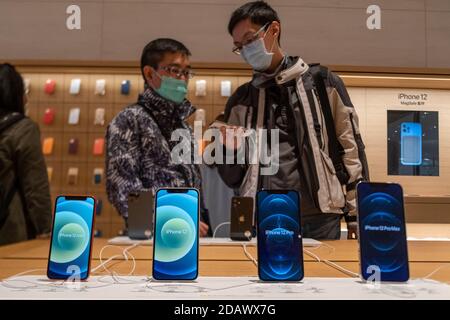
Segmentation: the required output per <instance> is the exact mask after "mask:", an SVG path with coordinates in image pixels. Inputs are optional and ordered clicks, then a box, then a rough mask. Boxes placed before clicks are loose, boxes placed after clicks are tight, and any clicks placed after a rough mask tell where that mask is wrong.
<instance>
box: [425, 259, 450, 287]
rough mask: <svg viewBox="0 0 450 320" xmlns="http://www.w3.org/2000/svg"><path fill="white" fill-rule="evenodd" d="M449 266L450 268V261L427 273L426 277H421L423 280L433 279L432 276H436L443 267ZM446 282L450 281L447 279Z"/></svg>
mask: <svg viewBox="0 0 450 320" xmlns="http://www.w3.org/2000/svg"><path fill="white" fill-rule="evenodd" d="M447 268H450V263H448V264H444V265H441V266H439V267H438V268H436V269H435V270H433V271H432V272H430V273H429V274H427V275H426V276H425V277H423V278H421V279H423V280H433V279H431V277H432V276H434V275H435V274H436V273H438V272H439V271H441V270H443V269H447ZM440 282H442V281H440ZM444 283H450V281H446V282H444Z"/></svg>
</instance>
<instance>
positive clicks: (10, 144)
mask: <svg viewBox="0 0 450 320" xmlns="http://www.w3.org/2000/svg"><path fill="white" fill-rule="evenodd" d="M10 190H14V196H13V197H12V200H11V202H10V204H9V205H8V206H7V208H6V209H4V212H1V213H0V214H1V215H5V214H6V215H7V219H6V221H5V223H4V225H3V226H0V245H4V244H8V243H14V242H19V241H24V240H27V239H32V238H35V237H36V236H37V235H40V234H45V233H49V232H50V229H51V221H52V213H51V208H52V207H51V199H50V191H49V184H48V177H47V169H46V165H45V160H44V156H43V154H42V150H41V141H40V132H39V127H38V125H37V124H36V123H34V122H33V121H32V120H30V119H29V118H24V119H22V120H20V121H19V122H16V123H15V124H13V125H12V126H10V127H8V128H7V129H6V130H4V131H3V132H1V133H0V201H3V202H5V201H6V199H5V198H6V197H7V196H6V195H7V194H8V193H9V192H10ZM19 190H20V191H19ZM3 204H4V203H3Z"/></svg>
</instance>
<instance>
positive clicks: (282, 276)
mask: <svg viewBox="0 0 450 320" xmlns="http://www.w3.org/2000/svg"><path fill="white" fill-rule="evenodd" d="M299 235H300V212H299V196H298V193H296V192H293V191H291V192H287V193H274V194H270V193H269V192H266V191H260V192H259V193H258V266H259V276H260V278H261V279H262V280H274V281H278V280H286V281H289V280H290V281H295V280H301V279H302V278H303V251H302V248H301V247H302V244H301V238H300V237H299Z"/></svg>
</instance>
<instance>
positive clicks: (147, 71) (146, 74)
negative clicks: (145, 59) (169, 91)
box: [142, 66, 154, 83]
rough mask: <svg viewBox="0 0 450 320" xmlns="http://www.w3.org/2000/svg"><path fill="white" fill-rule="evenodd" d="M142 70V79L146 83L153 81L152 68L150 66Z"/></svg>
mask: <svg viewBox="0 0 450 320" xmlns="http://www.w3.org/2000/svg"><path fill="white" fill-rule="evenodd" d="M142 70H143V73H144V78H145V81H146V82H147V83H152V81H153V72H154V71H153V68H152V67H150V66H145V67H144V69H142Z"/></svg>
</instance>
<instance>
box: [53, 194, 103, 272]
mask: <svg viewBox="0 0 450 320" xmlns="http://www.w3.org/2000/svg"><path fill="white" fill-rule="evenodd" d="M93 214H94V199H93V198H86V200H66V198H65V197H59V198H58V200H57V202H56V210H55V219H54V220H55V221H54V226H53V234H52V247H51V253H50V259H49V260H50V261H49V268H48V273H49V276H50V277H53V278H68V277H70V276H72V275H74V274H79V276H80V278H81V279H85V278H86V277H87V273H88V265H89V255H90V252H89V251H90V241H91V231H92V220H93ZM74 266H75V267H74ZM78 268H79V269H78ZM77 270H79V272H77Z"/></svg>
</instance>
